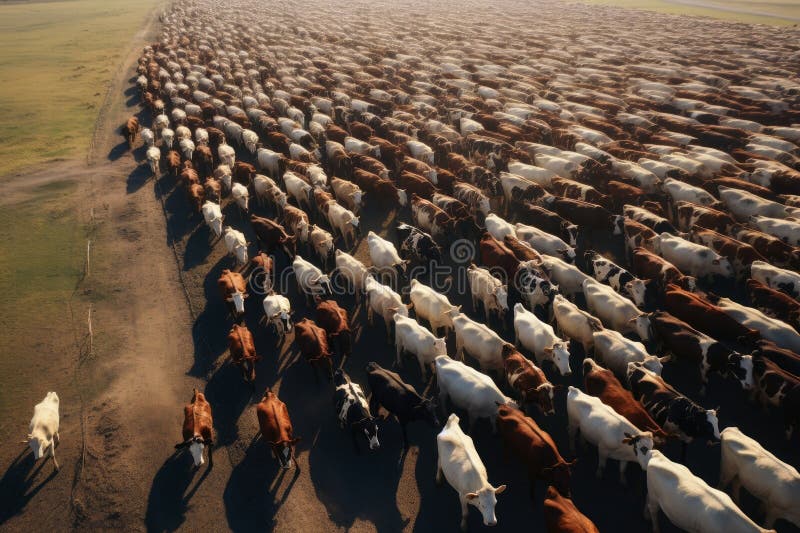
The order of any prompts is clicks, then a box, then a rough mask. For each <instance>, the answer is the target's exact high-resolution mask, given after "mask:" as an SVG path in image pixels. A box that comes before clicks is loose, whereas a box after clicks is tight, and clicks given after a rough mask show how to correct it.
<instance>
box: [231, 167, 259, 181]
mask: <svg viewBox="0 0 800 533" xmlns="http://www.w3.org/2000/svg"><path fill="white" fill-rule="evenodd" d="M231 170H232V172H233V181H235V182H236V183H241V184H242V185H244V186H245V187H247V186H249V185H250V182H251V181H253V177H254V176H255V175H256V167H254V166H253V165H251V164H250V163H244V162H242V161H236V162H235V163H234V164H233V168H232V169H231Z"/></svg>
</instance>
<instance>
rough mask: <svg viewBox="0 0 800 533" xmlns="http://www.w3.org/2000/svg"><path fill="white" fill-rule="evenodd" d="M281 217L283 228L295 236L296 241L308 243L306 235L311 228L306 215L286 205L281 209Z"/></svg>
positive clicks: (298, 209)
mask: <svg viewBox="0 0 800 533" xmlns="http://www.w3.org/2000/svg"><path fill="white" fill-rule="evenodd" d="M281 215H282V217H281V219H282V222H283V225H284V227H285V228H286V229H288V230H289V232H291V234H292V235H294V236H296V237H297V240H298V241H300V242H304V243H305V242H308V234H309V231H310V228H311V222H310V220H309V218H308V214H307V213H306V212H305V211H304V210H302V209H300V208H298V207H295V206H293V205H288V204H287V205H286V206H285V207H284V208H283V212H282V213H281Z"/></svg>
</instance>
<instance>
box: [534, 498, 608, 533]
mask: <svg viewBox="0 0 800 533" xmlns="http://www.w3.org/2000/svg"><path fill="white" fill-rule="evenodd" d="M544 525H545V529H546V531H547V533H600V530H599V529H597V526H595V525H594V523H593V522H592V521H591V520H589V519H588V518H587V517H586V515H584V514H583V513H581V512H580V511H579V510H578V508H577V507H575V504H574V503H573V502H572V500H571V499H570V498H568V497H566V496H563V495H562V494H559V492H558V490H556V488H555V487H548V488H547V495H546V496H545V498H544Z"/></svg>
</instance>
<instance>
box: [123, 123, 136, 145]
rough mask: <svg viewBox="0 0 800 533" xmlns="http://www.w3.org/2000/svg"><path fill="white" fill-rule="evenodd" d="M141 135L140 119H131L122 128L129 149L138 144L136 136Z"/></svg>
mask: <svg viewBox="0 0 800 533" xmlns="http://www.w3.org/2000/svg"><path fill="white" fill-rule="evenodd" d="M138 134H139V119H138V118H136V117H130V118H128V120H127V121H126V122H125V124H124V125H123V126H122V135H124V136H125V140H126V141H128V148H133V143H135V142H136V136H137V135H138Z"/></svg>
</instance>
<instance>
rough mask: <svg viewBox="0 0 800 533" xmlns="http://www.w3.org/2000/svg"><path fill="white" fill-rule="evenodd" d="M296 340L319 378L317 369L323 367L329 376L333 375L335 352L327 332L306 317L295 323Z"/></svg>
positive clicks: (315, 376) (315, 375) (302, 353)
mask: <svg viewBox="0 0 800 533" xmlns="http://www.w3.org/2000/svg"><path fill="white" fill-rule="evenodd" d="M293 326H294V330H295V334H294V342H295V344H296V345H297V347H298V348H299V349H300V354H301V355H302V356H303V358H304V359H305V360H306V361H308V363H309V364H310V365H311V368H312V369H313V370H314V379H318V378H317V369H322V371H323V372H325V373H326V374H327V375H328V377H332V376H333V361H332V358H333V353H332V352H331V349H330V346H329V344H328V337H327V332H326V330H325V329H323V328H322V327H320V326H318V325H317V324H316V323H315V322H314V321H313V320H311V319H309V318H304V319H303V320H300V321H298V322H295V323H294V325H293Z"/></svg>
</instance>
